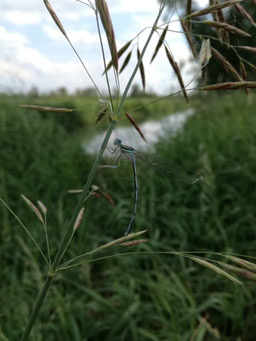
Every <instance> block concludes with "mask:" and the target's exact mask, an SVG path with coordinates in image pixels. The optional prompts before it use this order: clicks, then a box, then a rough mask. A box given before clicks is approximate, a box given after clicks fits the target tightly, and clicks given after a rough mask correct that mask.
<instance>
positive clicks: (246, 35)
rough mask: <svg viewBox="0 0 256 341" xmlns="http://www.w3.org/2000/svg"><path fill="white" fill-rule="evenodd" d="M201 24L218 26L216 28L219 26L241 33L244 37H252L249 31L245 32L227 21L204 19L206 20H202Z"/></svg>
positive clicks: (234, 32) (225, 29)
mask: <svg viewBox="0 0 256 341" xmlns="http://www.w3.org/2000/svg"><path fill="white" fill-rule="evenodd" d="M201 24H205V25H208V26H212V27H216V28H219V29H221V30H224V31H228V32H231V33H233V34H239V35H241V36H243V37H251V35H250V34H249V33H247V32H245V31H243V30H240V28H237V27H235V26H232V25H229V24H227V23H225V22H216V21H210V20H204V21H201Z"/></svg>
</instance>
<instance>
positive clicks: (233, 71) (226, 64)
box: [211, 47, 243, 81]
mask: <svg viewBox="0 0 256 341" xmlns="http://www.w3.org/2000/svg"><path fill="white" fill-rule="evenodd" d="M211 51H212V54H213V56H214V58H215V59H216V60H217V61H218V62H219V63H220V64H221V65H222V66H223V67H224V69H225V70H226V71H227V72H228V73H229V74H230V75H231V76H233V78H234V79H237V80H238V81H243V78H242V77H241V76H240V75H239V73H238V72H237V71H236V69H235V68H234V67H233V65H231V64H230V63H229V62H228V61H227V59H226V58H224V57H223V55H222V54H220V53H219V51H217V50H216V49H214V48H213V47H212V48H211Z"/></svg>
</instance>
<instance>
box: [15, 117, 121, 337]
mask: <svg viewBox="0 0 256 341" xmlns="http://www.w3.org/2000/svg"><path fill="white" fill-rule="evenodd" d="M115 126H116V121H115V120H112V122H111V124H110V126H109V128H108V131H107V133H106V136H105V138H104V140H103V142H102V145H101V147H100V150H99V152H98V154H97V157H96V159H95V161H94V163H93V165H92V168H91V171H90V174H89V176H88V178H87V181H86V184H85V186H84V188H83V192H82V194H81V195H80V198H79V200H78V203H77V205H76V208H75V210H74V213H73V215H72V217H71V219H70V221H69V224H68V226H67V228H66V232H65V234H64V237H63V239H62V241H61V245H60V247H59V249H58V252H57V254H56V256H55V258H54V260H53V263H52V267H51V268H50V271H49V274H48V276H47V278H46V280H45V282H44V284H43V286H42V288H41V290H40V292H39V294H38V296H37V298H36V302H35V305H34V307H33V311H32V314H31V316H30V318H29V321H28V324H27V326H26V329H25V332H24V334H23V336H22V338H21V340H20V341H26V340H27V339H28V336H29V334H30V332H31V330H32V328H33V325H34V323H35V320H36V318H37V316H38V313H39V311H40V308H41V306H42V305H43V301H44V299H45V297H46V294H47V292H48V289H49V287H50V284H51V281H52V278H53V277H54V276H55V273H56V270H57V266H58V265H59V262H60V260H61V259H62V257H63V255H64V253H65V250H66V249H67V245H68V244H69V242H70V237H71V236H72V234H73V227H74V224H75V221H76V218H77V215H78V213H79V212H80V210H81V208H82V206H83V205H84V199H85V198H86V196H87V193H88V191H89V188H90V186H91V183H92V180H93V177H94V174H95V172H96V170H97V167H98V165H99V163H100V160H101V158H102V154H103V152H104V150H105V148H106V145H107V143H108V140H109V138H110V135H111V133H112V131H113V129H114V128H115Z"/></svg>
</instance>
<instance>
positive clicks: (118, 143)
mask: <svg viewBox="0 0 256 341" xmlns="http://www.w3.org/2000/svg"><path fill="white" fill-rule="evenodd" d="M120 144H122V140H120V139H115V141H114V145H115V146H117V145H120Z"/></svg>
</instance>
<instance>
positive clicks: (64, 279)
mask: <svg viewBox="0 0 256 341" xmlns="http://www.w3.org/2000/svg"><path fill="white" fill-rule="evenodd" d="M243 6H244V7H245V8H246V9H247V10H248V12H249V13H251V15H252V16H253V17H255V10H254V8H255V5H254V4H253V2H244V3H243ZM253 6H254V8H253ZM227 22H228V23H230V24H234V22H235V24H236V26H237V27H240V26H241V27H242V28H243V29H244V30H245V31H247V32H248V30H249V28H248V29H247V22H246V21H245V19H244V18H243V17H241V16H240V15H239V13H236V14H234V10H232V11H231V12H230V13H227ZM197 27H199V31H198V32H197ZM250 29H251V28H250ZM253 29H255V28H252V30H253ZM192 31H193V32H194V33H195V34H199V35H201V37H200V36H198V35H195V36H194V43H195V46H196V47H197V48H198V51H199V49H200V46H201V38H202V37H203V35H209V34H210V35H211V36H214V35H215V33H214V31H213V30H212V29H210V28H209V27H208V28H207V26H204V25H192ZM253 33H254V32H253ZM231 39H232V44H233V45H245V46H246V45H249V44H248V43H247V41H246V38H244V37H242V38H241V37H238V36H237V35H233V37H232V38H231ZM212 45H213V46H214V47H215V48H217V49H218V50H219V51H220V52H221V53H222V54H223V55H224V56H225V57H226V58H227V59H228V60H231V63H232V65H233V66H235V67H236V69H237V70H239V68H240V65H239V60H238V58H237V57H236V55H235V54H234V52H233V50H232V49H226V48H224V46H223V45H221V44H219V43H217V42H216V45H215V43H214V42H213V44H212ZM242 55H243V57H244V58H246V59H247V60H249V61H251V63H253V64H255V55H253V54H250V55H249V54H248V53H246V51H244V52H243V53H242ZM252 77H253V76H252V74H250V72H249V73H248V79H250V78H252ZM229 80H231V78H230V76H229V75H228V74H227V73H226V72H225V71H223V69H222V67H221V65H220V64H219V63H218V62H217V61H214V59H213V58H212V60H211V62H210V63H209V65H208V67H207V73H206V79H205V83H210V84H211V83H216V82H224V81H229ZM131 95H132V96H131V97H130V98H128V99H127V101H126V104H125V107H124V112H130V111H131V110H132V109H133V108H136V107H140V106H142V105H144V104H146V103H147V102H149V101H152V100H156V99H157V97H156V95H154V94H152V93H150V94H145V93H142V92H141V91H140V90H139V88H138V87H136V86H135V87H134V88H133V91H132V92H131ZM23 103H26V104H31V103H33V104H37V105H47V106H56V107H65V108H73V109H76V111H74V112H73V113H71V114H70V113H68V114H54V113H45V112H40V111H35V110H25V109H23V108H19V107H18V105H19V104H23ZM189 107H191V108H193V109H194V111H195V115H193V116H192V117H191V118H190V119H189V120H188V121H187V123H186V125H185V126H184V128H183V129H182V130H181V131H180V132H179V134H178V135H177V136H176V137H175V138H172V137H170V136H168V134H167V135H166V136H165V138H162V139H161V140H160V141H159V142H158V144H157V146H156V148H155V154H156V157H157V158H159V159H162V160H165V161H166V162H167V163H168V164H169V165H172V164H173V165H174V167H178V168H179V169H180V170H181V171H182V173H184V174H185V175H192V176H193V175H194V174H195V173H196V172H198V173H199V174H203V175H204V181H203V182H200V183H197V184H195V185H193V186H188V185H185V184H184V183H182V182H180V181H178V180H176V178H175V177H173V178H172V177H164V176H162V174H158V173H157V172H155V171H154V170H151V169H149V168H148V167H147V166H145V165H143V164H138V166H137V167H138V177H139V201H138V210H137V215H136V219H135V224H134V230H143V229H148V232H147V237H148V239H149V241H148V242H147V243H144V244H141V245H139V246H133V247H131V248H130V249H128V251H129V252H130V251H131V252H132V251H134V252H137V251H146V252H155V251H204V252H205V254H204V255H205V256H209V257H212V253H213V252H229V253H235V254H244V255H247V256H255V249H256V230H255V221H256V213H255V203H256V191H255V190H254V186H255V182H256V177H255V174H256V162H255V158H256V129H255V127H256V117H255V107H256V98H255V94H254V92H253V91H250V92H249V94H248V96H245V94H244V92H243V91H238V92H235V93H225V95H223V94H221V93H214V94H210V95H209V94H207V95H205V94H194V95H193V96H192V97H191V102H190V104H189V105H187V104H185V103H184V100H183V99H182V98H181V97H179V96H176V97H172V98H169V99H168V98H167V99H164V100H161V101H158V102H155V103H154V104H152V105H150V106H145V107H143V108H141V109H139V110H136V111H134V112H132V116H133V118H134V119H135V120H136V121H137V122H138V123H140V122H143V121H145V120H149V119H158V118H160V117H161V116H164V115H167V114H171V113H174V112H177V111H180V110H184V109H187V108H189ZM99 110H100V105H99V102H98V100H97V99H96V97H95V91H94V90H93V89H85V90H82V91H81V90H80V92H77V93H76V94H75V95H73V96H68V94H67V92H66V90H65V88H62V89H59V90H57V91H56V92H53V93H51V94H47V95H40V94H38V92H37V89H36V88H34V89H32V90H31V92H30V93H29V94H28V95H26V96H24V95H12V96H8V95H6V94H1V96H0V189H1V196H2V197H3V199H4V200H5V201H6V202H7V203H8V205H9V206H10V207H11V208H12V209H13V211H14V212H15V214H17V216H18V217H19V218H20V219H21V220H22V222H23V223H24V224H25V225H26V226H27V227H28V228H29V230H30V232H31V233H32V235H33V236H34V237H35V238H36V240H37V241H38V242H39V244H40V245H41V247H42V248H43V249H44V250H46V245H45V239H44V231H43V229H42V227H41V225H40V223H39V222H38V221H37V219H36V217H35V216H34V214H33V212H32V211H31V210H29V209H28V207H27V206H26V204H25V203H24V202H23V201H22V199H21V197H20V194H21V193H23V194H25V195H26V196H27V197H28V198H30V199H31V200H32V201H33V202H36V200H41V201H42V202H43V203H44V204H45V205H46V206H47V208H48V225H49V238H50V248H51V253H52V255H54V253H55V252H56V250H57V248H58V246H59V243H60V239H61V237H62V236H63V233H64V229H65V226H66V224H67V222H68V221H69V219H70V216H71V214H72V211H73V209H74V207H75V204H76V200H77V198H76V196H75V195H70V194H68V193H67V191H68V190H69V189H76V188H81V187H82V186H83V184H84V181H85V180H86V177H87V174H88V172H89V170H90V167H91V165H92V162H93V159H94V157H93V156H91V155H86V154H85V152H84V150H83V149H82V146H81V144H82V141H84V139H85V137H86V139H87V140H90V139H91V138H92V137H93V135H94V134H96V133H97V132H99V131H102V130H104V129H105V128H106V127H107V125H108V120H107V118H106V119H104V120H102V121H101V122H100V124H98V125H97V126H95V125H94V122H95V119H96V115H97V113H98V112H99ZM120 124H121V125H127V124H128V121H127V120H125V117H124V118H122V119H121V120H120ZM94 183H95V184H96V185H97V186H99V188H100V190H101V191H102V192H104V193H107V194H108V195H110V196H111V198H112V199H113V200H114V202H115V206H114V207H112V206H111V205H110V204H109V202H108V201H107V200H105V198H104V196H102V197H101V198H97V197H91V198H90V199H89V200H88V202H87V204H86V208H85V216H84V219H83V221H82V224H81V226H80V227H79V229H78V231H77V232H76V234H75V237H74V240H73V241H72V243H71V245H70V247H69V249H68V252H67V254H66V256H65V260H68V259H70V258H72V257H75V256H77V255H79V254H81V253H85V252H87V251H89V250H91V249H93V248H95V247H97V246H99V245H101V244H103V243H105V242H109V241H111V240H113V239H115V238H118V237H120V236H122V235H123V233H124V231H125V229H126V227H127V222H128V221H129V218H130V213H131V207H132V198H133V194H132V191H133V183H132V171H131V166H130V165H129V163H125V162H124V163H122V164H121V167H120V168H119V169H118V170H115V171H114V170H111V169H106V170H104V171H102V170H100V169H99V170H98V171H97V175H96V178H95V180H94ZM0 216H1V228H0V236H1V247H0V266H1V286H0V302H1V312H0V321H1V322H0V323H1V324H0V340H3V341H6V340H17V339H19V336H20V335H21V332H22V330H23V328H24V325H25V321H26V319H27V317H28V316H29V313H30V311H31V307H32V305H33V302H34V300H35V297H36V295H37V293H38V290H39V289H40V287H41V285H42V282H43V280H44V275H45V271H46V267H45V264H44V263H43V260H42V258H41V256H40V254H39V253H38V251H37V250H36V249H35V247H34V245H33V244H32V242H31V241H30V239H29V238H28V236H27V235H26V234H25V233H24V231H23V230H22V228H21V227H20V225H19V224H18V222H17V221H16V220H15V219H14V217H13V216H12V215H11V214H10V213H9V211H8V210H7V209H6V208H5V207H4V206H3V205H1V206H0ZM126 251H127V249H125V250H124V249H123V248H121V247H116V248H115V249H110V250H109V251H108V252H107V253H103V254H102V256H105V255H110V254H113V253H114V254H119V253H124V252H126ZM217 259H218V258H217ZM255 297H256V288H255V283H253V282H246V283H245V285H244V286H243V287H241V286H236V285H234V284H233V283H231V282H229V281H228V280H227V279H225V278H223V277H220V276H218V275H217V274H215V273H212V272H210V271H209V270H208V269H206V268H202V267H200V266H199V265H196V264H195V263H192V262H191V261H189V260H188V259H185V258H182V257H179V256H171V255H161V254H158V253H151V254H150V253H149V254H144V255H142V254H136V253H135V254H133V255H126V256H117V257H113V258H108V259H105V260H102V261H98V262H92V263H87V264H84V265H82V266H79V267H77V268H73V269H70V270H67V271H63V272H59V273H58V275H57V276H56V279H55V282H54V285H53V286H52V288H51V290H50V292H49V294H48V297H47V300H46V303H45V306H44V307H43V308H42V311H41V314H40V318H39V320H38V321H37V323H36V325H35V328H34V330H33V332H32V337H31V340H33V341H41V340H46V339H47V340H48V341H56V340H63V341H69V340H75V341H85V340H88V341H89V340H105V341H113V340H118V341H121V340H133V341H136V340H153V341H154V340H155V341H160V340H163V341H165V340H177V341H183V340H184V341H201V340H205V341H212V340H227V341H235V340H236V341H238V340H239V341H255V339H256V332H255V325H256V316H255V312H254V310H255V303H256V302H255Z"/></svg>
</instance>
